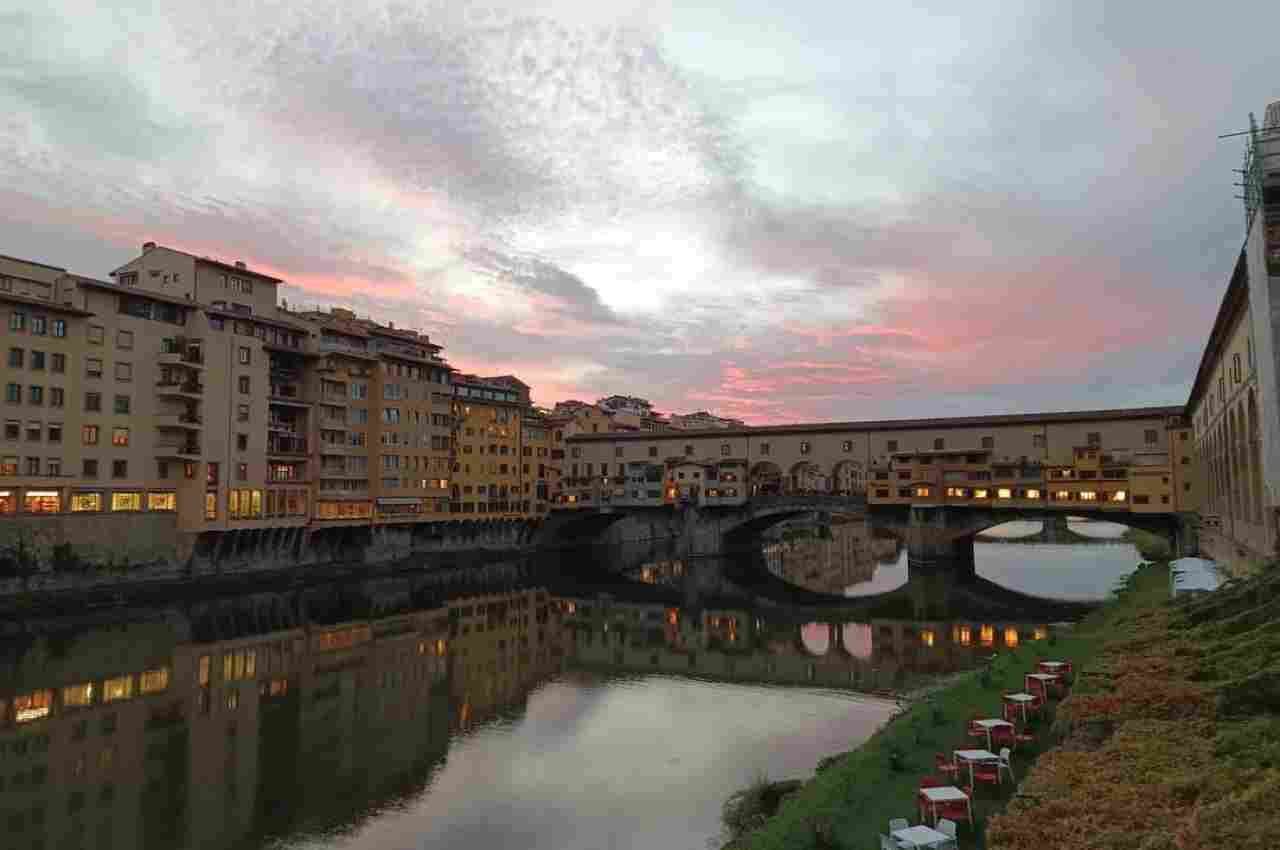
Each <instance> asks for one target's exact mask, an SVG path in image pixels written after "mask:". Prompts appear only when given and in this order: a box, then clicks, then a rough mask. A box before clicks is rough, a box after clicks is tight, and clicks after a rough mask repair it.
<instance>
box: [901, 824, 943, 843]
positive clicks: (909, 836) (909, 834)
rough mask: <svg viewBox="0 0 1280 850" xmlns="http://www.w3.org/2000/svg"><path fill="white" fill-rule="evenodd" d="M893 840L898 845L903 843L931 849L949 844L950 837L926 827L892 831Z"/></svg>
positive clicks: (911, 827)
mask: <svg viewBox="0 0 1280 850" xmlns="http://www.w3.org/2000/svg"><path fill="white" fill-rule="evenodd" d="M893 840H894V841H897V842H899V843H901V842H904V841H905V842H906V843H907V844H910V845H911V846H912V847H933V846H935V845H938V844H942V843H944V842H949V841H950V840H951V836H949V835H947V834H946V833H945V832H938V830H936V829H931V828H930V827H927V826H909V827H907V828H906V829H898V830H894V832H893Z"/></svg>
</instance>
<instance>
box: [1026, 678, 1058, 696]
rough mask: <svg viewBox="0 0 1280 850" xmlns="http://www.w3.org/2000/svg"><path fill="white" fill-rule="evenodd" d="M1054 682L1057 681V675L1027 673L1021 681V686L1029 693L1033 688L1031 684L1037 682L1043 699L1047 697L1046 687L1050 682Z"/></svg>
mask: <svg viewBox="0 0 1280 850" xmlns="http://www.w3.org/2000/svg"><path fill="white" fill-rule="evenodd" d="M1056 681H1058V674H1057V673H1028V674H1027V675H1026V676H1025V677H1024V679H1023V681H1022V685H1023V687H1025V688H1026V689H1027V690H1028V691H1029V690H1031V689H1032V688H1034V687H1035V685H1033V684H1032V682H1037V683H1039V685H1040V691H1041V693H1042V694H1043V695H1044V696H1045V697H1048V696H1049V687H1048V685H1049V683H1050V682H1056Z"/></svg>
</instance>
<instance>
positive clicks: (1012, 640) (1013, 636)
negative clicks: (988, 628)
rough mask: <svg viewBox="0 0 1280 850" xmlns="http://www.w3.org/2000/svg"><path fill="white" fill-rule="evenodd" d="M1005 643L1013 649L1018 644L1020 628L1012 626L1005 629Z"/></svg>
mask: <svg viewBox="0 0 1280 850" xmlns="http://www.w3.org/2000/svg"><path fill="white" fill-rule="evenodd" d="M1004 645H1005V646H1007V647H1009V648H1010V649H1012V648H1013V647H1015V646H1017V645H1018V630H1017V629H1015V628H1013V627H1012V626H1010V627H1009V628H1007V629H1005V630H1004Z"/></svg>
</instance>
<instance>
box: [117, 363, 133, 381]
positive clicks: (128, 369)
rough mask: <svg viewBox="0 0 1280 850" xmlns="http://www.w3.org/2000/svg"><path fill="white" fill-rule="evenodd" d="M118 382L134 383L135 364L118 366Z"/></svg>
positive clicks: (119, 364) (118, 364) (120, 364)
mask: <svg viewBox="0 0 1280 850" xmlns="http://www.w3.org/2000/svg"><path fill="white" fill-rule="evenodd" d="M116 380H117V381H132V380H133V364H132V363H117V364H116Z"/></svg>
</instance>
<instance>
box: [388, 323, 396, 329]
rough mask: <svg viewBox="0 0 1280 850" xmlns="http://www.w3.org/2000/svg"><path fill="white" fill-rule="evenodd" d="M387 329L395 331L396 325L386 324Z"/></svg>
mask: <svg viewBox="0 0 1280 850" xmlns="http://www.w3.org/2000/svg"><path fill="white" fill-rule="evenodd" d="M387 327H388V328H389V329H391V330H395V329H396V323H395V322H387Z"/></svg>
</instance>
